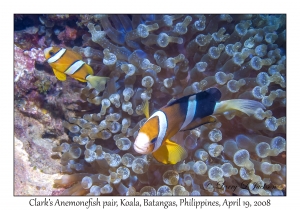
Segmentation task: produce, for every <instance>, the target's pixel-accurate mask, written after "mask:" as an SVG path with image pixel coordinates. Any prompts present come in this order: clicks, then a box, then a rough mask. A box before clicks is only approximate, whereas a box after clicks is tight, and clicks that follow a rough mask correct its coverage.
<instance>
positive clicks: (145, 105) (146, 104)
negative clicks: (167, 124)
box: [142, 100, 150, 119]
mask: <svg viewBox="0 0 300 210" xmlns="http://www.w3.org/2000/svg"><path fill="white" fill-rule="evenodd" d="M142 106H143V109H142V110H143V113H144V115H145V116H146V118H147V119H148V118H149V117H150V114H149V101H148V100H145V101H144V102H143V104H142Z"/></svg>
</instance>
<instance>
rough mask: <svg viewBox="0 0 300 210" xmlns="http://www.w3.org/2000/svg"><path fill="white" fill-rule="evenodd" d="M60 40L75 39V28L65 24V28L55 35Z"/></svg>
mask: <svg viewBox="0 0 300 210" xmlns="http://www.w3.org/2000/svg"><path fill="white" fill-rule="evenodd" d="M57 38H58V39H59V40H61V41H69V40H75V39H76V38H77V30H76V29H73V28H70V27H68V26H66V28H65V30H64V31H62V32H60V33H59V34H58V35H57Z"/></svg>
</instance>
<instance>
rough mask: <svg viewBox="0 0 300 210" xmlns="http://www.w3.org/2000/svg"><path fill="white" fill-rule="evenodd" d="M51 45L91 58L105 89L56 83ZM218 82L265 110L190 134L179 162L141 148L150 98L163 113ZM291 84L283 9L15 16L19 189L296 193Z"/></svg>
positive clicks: (229, 116)
mask: <svg viewBox="0 0 300 210" xmlns="http://www.w3.org/2000/svg"><path fill="white" fill-rule="evenodd" d="M50 46H59V47H64V48H68V49H72V50H73V51H76V52H78V53H80V54H81V55H82V57H83V60H84V61H85V62H86V63H87V64H89V65H90V66H91V67H92V68H93V69H94V72H95V74H96V75H99V76H105V77H109V78H110V80H109V81H108V83H107V85H106V88H105V89H104V90H103V91H101V92H99V91H95V90H94V89H90V88H88V87H86V85H85V83H81V82H79V81H77V80H74V79H73V78H70V77H67V80H66V81H63V82H61V81H59V80H57V78H56V77H55V75H54V74H53V71H52V68H51V67H50V66H49V64H48V63H47V62H46V60H45V57H44V52H43V50H44V49H45V48H47V47H50ZM210 87H217V88H218V89H219V90H220V91H221V93H222V98H221V100H229V99H251V100H256V101H259V102H261V103H262V104H264V106H265V107H266V110H262V109H257V110H256V111H255V114H254V115H253V116H247V115H244V114H242V113H239V112H226V113H224V114H223V115H222V116H218V117H216V118H217V122H216V123H211V124H207V125H203V126H201V127H198V128H195V129H193V130H190V131H185V132H179V133H178V134H177V135H176V136H175V137H174V138H173V140H175V141H177V142H179V143H180V144H181V145H183V146H184V147H185V149H186V150H187V151H188V154H189V155H188V157H187V158H186V159H185V160H184V161H182V162H179V163H178V164H176V165H165V164H161V163H158V162H157V161H156V160H154V159H153V157H152V156H151V155H140V154H138V153H136V152H135V151H134V150H133V146H132V145H133V142H134V139H135V137H136V135H137V132H138V130H139V128H140V126H141V125H142V124H143V123H144V122H145V120H146V119H145V116H144V114H143V112H142V110H141V108H142V104H143V102H144V101H145V100H149V103H150V113H153V112H154V111H156V110H158V109H159V108H161V107H162V106H164V105H166V104H167V103H168V102H169V101H170V100H171V99H173V98H180V97H182V96H186V95H189V94H193V93H197V92H200V91H202V90H206V89H207V88H210ZM285 88H286V15H284V14H273V15H272V14H263V15H259V14H253V15H248V14H242V15H238V14H233V15H219V14H213V15H209V14H205V15H197V14H192V15H180V14H176V15H171V14H169V15H163V14H159V15H150V14H147V15H112V14H111V15H75V14H72V15H53V14H51V15H50V14H48V15H38V14H35V15H29V14H27V15H22V14H16V15H14V134H15V159H14V166H15V183H14V184H15V186H14V187H15V192H14V193H15V195H285V189H286V153H285V150H286V92H285V91H286V89H285ZM53 183H54V186H52V184H53ZM226 186H227V187H226ZM255 186H257V187H255ZM259 186H260V187H259Z"/></svg>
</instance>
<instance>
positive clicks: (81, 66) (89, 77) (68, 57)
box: [44, 47, 108, 91]
mask: <svg viewBox="0 0 300 210" xmlns="http://www.w3.org/2000/svg"><path fill="white" fill-rule="evenodd" d="M44 55H45V58H46V59H47V62H48V63H49V65H50V66H51V67H52V69H53V72H54V74H55V76H56V78H57V79H59V80H60V81H65V80H66V75H69V76H70V77H73V78H74V79H76V80H79V81H80V82H87V83H88V85H89V86H90V87H93V88H95V89H96V90H98V91H102V90H104V88H105V83H106V80H107V79H108V78H107V77H98V76H93V75H94V71H93V69H92V67H90V66H89V65H87V64H86V63H85V62H84V61H82V57H81V55H79V54H78V53H77V52H75V51H73V50H67V49H65V48H60V47H48V48H46V49H45V50H44Z"/></svg>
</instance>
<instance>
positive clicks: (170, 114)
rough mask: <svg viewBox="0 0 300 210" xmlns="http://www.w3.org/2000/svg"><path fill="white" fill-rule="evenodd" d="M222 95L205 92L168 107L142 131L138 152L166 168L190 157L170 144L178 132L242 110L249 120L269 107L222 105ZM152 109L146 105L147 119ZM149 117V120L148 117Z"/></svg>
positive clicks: (238, 103)
mask: <svg viewBox="0 0 300 210" xmlns="http://www.w3.org/2000/svg"><path fill="white" fill-rule="evenodd" d="M220 98H221V92H220V91H219V89H217V88H210V89H207V90H205V91H203V92H199V93H196V94H193V95H188V96H184V97H182V98H179V99H177V100H175V101H172V102H170V103H168V104H167V105H166V106H164V107H162V108H161V109H160V110H159V111H157V112H155V113H154V114H153V115H152V116H151V117H150V118H148V120H147V121H146V122H145V123H144V125H143V126H142V127H141V128H140V130H139V133H138V135H137V137H136V139H135V142H134V150H135V151H136V152H138V153H140V154H150V153H152V155H153V157H154V158H155V159H156V160H157V161H159V162H161V163H164V164H176V163H177V162H179V161H181V160H183V159H185V158H186V156H187V152H186V150H185V149H184V148H183V147H182V146H180V145H179V144H177V143H176V142H173V141H171V140H169V138H171V137H172V136H174V135H175V134H176V133H177V132H178V131H185V130H191V129H193V128H196V127H198V126H200V125H203V124H206V123H212V122H215V118H214V117H212V116H211V115H218V114H222V113H223V112H226V111H229V110H238V111H241V112H243V113H245V114H247V115H248V116H249V115H251V114H253V113H254V111H255V110H256V109H257V108H263V109H265V107H264V106H263V105H262V104H261V103H260V102H257V101H253V100H246V99H232V100H226V101H221V102H218V101H219V100H220ZM148 109H149V105H148V104H147V103H146V105H145V107H144V113H145V115H146V117H148V116H149V115H148V114H147V112H148V111H147V110H148ZM147 115H148V116H147Z"/></svg>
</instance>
